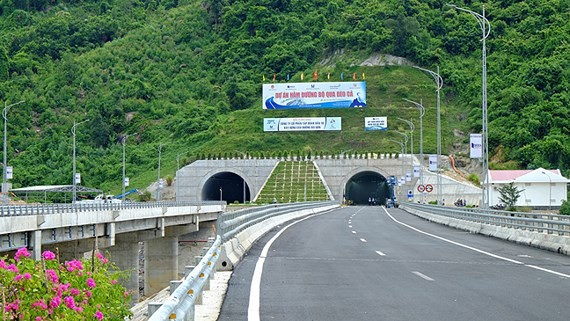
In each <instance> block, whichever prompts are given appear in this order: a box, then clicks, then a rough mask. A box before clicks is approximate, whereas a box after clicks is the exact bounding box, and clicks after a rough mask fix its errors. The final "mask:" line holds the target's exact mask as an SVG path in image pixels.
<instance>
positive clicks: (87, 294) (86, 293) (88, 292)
mask: <svg viewBox="0 0 570 321" xmlns="http://www.w3.org/2000/svg"><path fill="white" fill-rule="evenodd" d="M85 296H86V297H88V298H90V297H92V296H93V293H91V291H85Z"/></svg>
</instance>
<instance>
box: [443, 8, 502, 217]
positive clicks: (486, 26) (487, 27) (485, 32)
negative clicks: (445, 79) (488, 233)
mask: <svg viewBox="0 0 570 321" xmlns="http://www.w3.org/2000/svg"><path fill="white" fill-rule="evenodd" d="M447 5H448V6H450V7H452V8H455V9H457V10H459V11H463V12H467V13H469V14H471V15H472V16H473V17H475V19H477V23H479V27H481V33H482V42H483V50H482V51H483V52H482V65H483V66H482V76H481V80H482V86H481V87H482V89H481V91H482V94H481V95H482V103H481V104H482V118H483V121H482V123H483V124H482V132H483V133H482V135H483V137H482V138H483V139H482V145H483V146H482V149H483V164H482V165H483V166H482V167H483V169H482V171H483V175H482V176H481V177H485V189H484V190H483V195H482V198H483V199H482V201H483V202H482V203H483V204H482V207H483V208H489V201H490V200H489V177H488V175H489V130H488V122H487V47H486V45H485V40H486V39H487V37H489V33H490V32H491V24H490V23H489V20H487V18H485V5H483V14H479V13H477V12H475V11H471V10H469V9H464V8H461V7H458V6H456V5H454V4H447Z"/></svg>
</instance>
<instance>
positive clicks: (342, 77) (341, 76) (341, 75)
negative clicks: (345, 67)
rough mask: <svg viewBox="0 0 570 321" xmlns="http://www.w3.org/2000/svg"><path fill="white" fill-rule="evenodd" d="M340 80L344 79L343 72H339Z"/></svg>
mask: <svg viewBox="0 0 570 321" xmlns="http://www.w3.org/2000/svg"><path fill="white" fill-rule="evenodd" d="M340 80H344V72H341V73H340Z"/></svg>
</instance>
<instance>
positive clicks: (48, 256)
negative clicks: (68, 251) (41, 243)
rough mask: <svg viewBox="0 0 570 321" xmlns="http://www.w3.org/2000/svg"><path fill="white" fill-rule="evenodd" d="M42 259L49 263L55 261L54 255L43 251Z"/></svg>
mask: <svg viewBox="0 0 570 321" xmlns="http://www.w3.org/2000/svg"><path fill="white" fill-rule="evenodd" d="M42 257H43V258H44V260H46V261H51V260H53V259H55V254H54V253H53V252H51V251H44V253H42Z"/></svg>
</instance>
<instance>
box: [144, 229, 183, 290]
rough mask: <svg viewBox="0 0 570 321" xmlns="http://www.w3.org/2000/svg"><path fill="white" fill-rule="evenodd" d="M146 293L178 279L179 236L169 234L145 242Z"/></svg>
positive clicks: (160, 288)
mask: <svg viewBox="0 0 570 321" xmlns="http://www.w3.org/2000/svg"><path fill="white" fill-rule="evenodd" d="M144 255H145V260H144V271H145V273H144V294H145V295H150V294H154V293H157V292H159V291H161V290H162V289H164V287H165V286H166V285H167V284H170V281H172V280H177V279H178V237H177V236H168V237H162V238H156V239H151V240H147V241H145V242H144Z"/></svg>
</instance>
